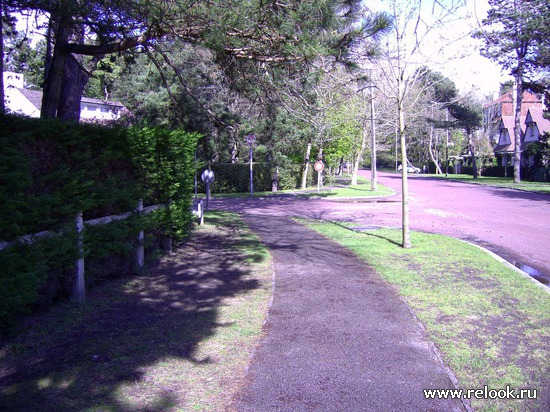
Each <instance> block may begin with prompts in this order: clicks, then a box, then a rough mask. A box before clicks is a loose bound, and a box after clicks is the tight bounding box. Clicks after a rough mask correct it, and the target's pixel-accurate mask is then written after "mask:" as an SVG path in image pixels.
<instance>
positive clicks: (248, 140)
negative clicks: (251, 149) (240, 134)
mask: <svg viewBox="0 0 550 412" xmlns="http://www.w3.org/2000/svg"><path fill="white" fill-rule="evenodd" d="M254 142H256V136H255V135H253V134H249V135H248V136H246V143H247V144H248V145H249V146H252V145H253V144H254Z"/></svg>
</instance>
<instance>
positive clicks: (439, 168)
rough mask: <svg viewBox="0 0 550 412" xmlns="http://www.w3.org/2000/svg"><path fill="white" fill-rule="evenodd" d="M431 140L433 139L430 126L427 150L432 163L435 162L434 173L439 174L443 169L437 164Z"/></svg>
mask: <svg viewBox="0 0 550 412" xmlns="http://www.w3.org/2000/svg"><path fill="white" fill-rule="evenodd" d="M433 140H434V128H433V126H432V127H430V144H429V145H428V149H429V150H428V151H429V152H430V157H431V159H432V162H434V164H435V168H436V171H435V173H436V174H438V175H441V174H443V171H442V170H441V166H440V165H439V161H438V160H437V158H436V156H435V154H434V150H433V147H432V144H433Z"/></svg>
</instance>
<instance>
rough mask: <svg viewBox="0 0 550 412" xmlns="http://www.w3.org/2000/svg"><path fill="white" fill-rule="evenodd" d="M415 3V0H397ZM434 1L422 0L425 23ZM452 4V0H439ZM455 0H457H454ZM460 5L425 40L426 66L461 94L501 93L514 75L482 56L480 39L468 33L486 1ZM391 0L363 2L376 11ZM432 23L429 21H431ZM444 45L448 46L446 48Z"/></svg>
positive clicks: (469, 0)
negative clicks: (503, 86)
mask: <svg viewBox="0 0 550 412" xmlns="http://www.w3.org/2000/svg"><path fill="white" fill-rule="evenodd" d="M398 1H402V2H405V3H409V4H412V3H413V2H412V1H408V0H398ZM433 1H434V0H423V2H422V4H423V6H424V9H423V10H422V15H423V16H422V17H423V19H424V20H425V21H426V22H429V21H430V19H431V18H432V16H433V14H432V11H433V9H432V7H433ZM439 1H440V3H443V4H446V5H449V4H450V3H452V1H453V0H439ZM455 1H456V0H455ZM463 1H465V2H466V6H465V7H463V8H461V9H460V10H459V12H458V13H457V15H456V17H455V18H454V19H453V21H452V22H450V23H449V24H447V25H445V26H444V27H443V28H442V29H441V30H439V31H434V32H433V33H431V34H430V35H431V37H430V39H428V40H427V41H425V42H423V47H422V52H423V54H424V55H426V56H430V57H428V58H427V59H428V63H427V65H428V66H429V67H430V68H432V69H433V70H436V71H439V72H440V73H442V74H443V75H445V76H446V77H448V78H449V79H450V80H452V81H453V82H454V83H455V85H456V86H457V88H458V89H459V91H460V93H469V92H472V93H473V94H475V95H477V96H478V97H479V98H482V99H483V98H485V97H487V96H494V97H495V98H496V97H497V96H498V90H499V86H500V83H501V82H503V81H506V80H509V79H510V78H511V77H510V76H507V75H506V74H505V73H503V72H502V71H501V69H500V67H499V66H498V65H497V64H496V63H493V62H492V61H491V60H489V59H487V58H485V57H483V56H481V54H480V52H479V47H480V45H481V44H482V43H481V40H476V39H474V38H472V37H471V36H470V35H469V33H470V32H471V31H472V30H473V29H474V28H476V27H478V26H479V24H480V23H481V21H482V20H483V19H484V18H485V17H486V16H487V11H488V10H489V5H488V2H487V0H463ZM390 3H391V0H365V1H364V4H365V5H366V6H367V7H369V8H370V9H371V10H373V11H382V10H385V11H388V10H389V4H390ZM428 24H429V23H428ZM443 45H445V47H443Z"/></svg>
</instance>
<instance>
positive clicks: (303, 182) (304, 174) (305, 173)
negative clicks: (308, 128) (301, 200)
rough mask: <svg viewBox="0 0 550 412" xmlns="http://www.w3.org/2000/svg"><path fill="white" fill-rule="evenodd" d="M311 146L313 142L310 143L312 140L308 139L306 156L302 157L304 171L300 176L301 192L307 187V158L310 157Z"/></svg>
mask: <svg viewBox="0 0 550 412" xmlns="http://www.w3.org/2000/svg"><path fill="white" fill-rule="evenodd" d="M312 144H313V141H312V138H310V139H309V142H308V143H307V148H306V154H305V156H304V170H303V174H302V184H301V186H300V187H301V188H302V190H303V189H305V188H306V187H307V173H308V171H309V157H310V156H311V146H312Z"/></svg>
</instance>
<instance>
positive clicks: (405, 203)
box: [397, 73, 411, 249]
mask: <svg viewBox="0 0 550 412" xmlns="http://www.w3.org/2000/svg"><path fill="white" fill-rule="evenodd" d="M402 75H403V74H402V73H400V78H399V79H398V85H397V87H398V98H397V99H398V100H397V116H398V120H397V126H398V129H399V138H400V142H401V165H402V167H401V192H402V193H401V197H402V201H401V203H402V205H401V206H402V222H401V223H402V224H401V229H402V238H403V239H402V243H401V246H403V247H404V248H406V249H408V248H410V247H411V234H410V224H409V182H408V180H407V144H406V141H405V114H404V112H403V111H404V108H403V98H404V91H403V87H404V84H403V77H402Z"/></svg>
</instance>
